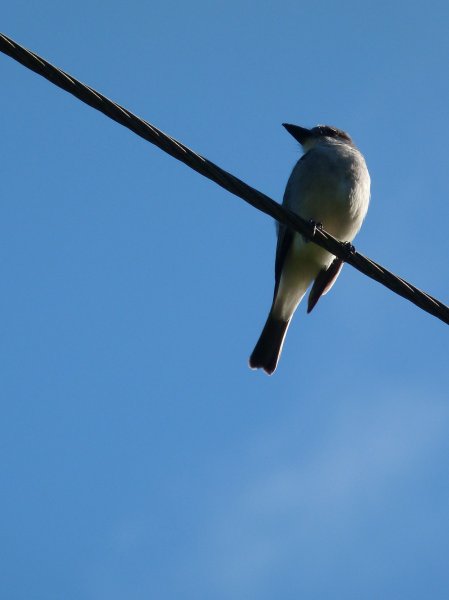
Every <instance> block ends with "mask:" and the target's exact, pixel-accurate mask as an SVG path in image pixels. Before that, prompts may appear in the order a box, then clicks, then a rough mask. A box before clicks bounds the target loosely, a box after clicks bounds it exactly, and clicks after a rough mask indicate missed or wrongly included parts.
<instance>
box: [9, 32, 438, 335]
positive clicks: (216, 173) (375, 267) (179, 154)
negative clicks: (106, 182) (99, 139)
mask: <svg viewBox="0 0 449 600" xmlns="http://www.w3.org/2000/svg"><path fill="white" fill-rule="evenodd" d="M0 51H2V52H3V53H4V54H7V55H8V56H10V57H11V58H13V59H14V60H16V61H18V62H20V63H21V64H22V65H24V66H25V67H27V68H28V69H31V70H32V71H34V72H35V73H37V74H38V75H42V77H45V79H48V81H51V82H52V83H54V84H55V85H57V86H58V87H60V88H62V89H63V90H65V91H66V92H69V93H70V94H72V95H73V96H76V97H77V98H78V99H79V100H81V101H82V102H85V103H86V104H89V106H92V107H93V108H95V109H96V110H99V111H100V112H102V113H104V114H105V115H106V116H108V117H109V118H111V119H113V120H114V121H116V122H117V123H120V125H123V126H124V127H127V128H128V129H131V131H133V132H134V133H136V134H137V135H139V136H140V137H142V138H144V139H145V140H147V141H149V142H151V143H152V144H155V145H156V146H158V147H159V148H160V149H161V150H163V151H164V152H167V153H168V154H170V155H171V156H173V157H174V158H177V159H178V160H180V161H182V162H183V163H185V164H186V165H188V166H189V167H190V168H192V169H194V170H195V171H197V172H198V173H201V175H204V176H205V177H208V178H209V179H212V181H215V183H218V185H220V186H221V187H223V188H225V189H226V190H228V191H229V192H231V193H232V194H235V195H236V196H239V197H240V198H242V199H243V200H245V202H248V203H249V204H251V206H254V207H255V208H257V209H258V210H260V211H262V212H264V213H265V214H267V215H270V216H271V217H273V218H274V219H276V220H277V221H279V222H280V223H283V224H284V225H287V226H288V227H290V228H291V229H293V230H295V231H298V232H299V233H301V234H302V235H304V236H305V237H307V238H308V239H311V240H313V241H314V242H315V243H316V244H318V245H319V246H322V247H323V248H325V249H326V250H328V251H329V252H331V253H332V254H334V255H335V256H338V257H339V258H341V259H342V260H344V261H345V262H347V263H348V264H350V265H352V266H353V267H354V268H356V269H357V270H358V271H360V272H362V273H364V274H365V275H367V276H368V277H371V279H375V280H376V281H378V282H379V283H381V284H382V285H384V286H385V287H387V288H389V289H390V290H392V291H393V292H395V293H396V294H399V296H402V297H403V298H406V299H407V300H409V301H410V302H413V304H416V306H418V307H419V308H421V309H422V310H425V311H426V312H428V313H430V314H431V315H433V316H435V317H437V318H438V319H440V320H441V321H444V323H447V324H448V325H449V307H448V306H446V305H445V304H443V303H442V302H440V301H439V300H437V299H435V298H433V297H432V296H429V294H426V293H425V292H423V291H421V290H419V289H418V288H416V287H415V286H414V285H412V284H411V283H408V282H407V281H405V280H404V279H401V278H400V277H398V276H397V275H394V273H391V272H390V271H388V270H387V269H385V268H384V267H382V266H381V265H379V264H377V263H376V262H374V261H372V260H370V259H369V258H367V257H366V256H363V255H362V254H359V253H358V252H356V251H348V245H347V244H344V243H342V242H340V241H339V240H337V239H336V238H334V237H333V236H332V235H330V234H329V233H327V232H326V231H325V230H324V229H320V228H316V227H314V226H313V225H312V224H310V223H309V222H307V221H305V220H304V219H302V218H301V217H299V216H298V215H296V214H294V213H292V212H291V211H289V210H287V209H285V208H283V207H282V206H281V205H280V204H278V203H277V202H275V201H274V200H272V199H271V198H269V197H268V196H266V195H265V194H262V193H261V192H259V191H258V190H256V189H254V188H252V187H251V186H249V185H247V184H246V183H245V182H243V181H241V180H240V179H238V178H237V177H235V176H234V175H232V174H231V173H228V172H227V171H224V170H223V169H221V168H220V167H218V166H217V165H215V164H214V163H213V162H211V161H209V160H207V158H204V157H203V156H201V155H199V154H197V153H196V152H193V150H190V148H187V146H184V144H182V143H181V142H178V141H177V140H175V139H173V138H172V137H170V136H169V135H167V134H165V133H163V132H162V131H161V130H160V129H157V128H156V127H154V125H151V124H150V123H148V122H147V121H144V120H143V119H140V118H139V117H137V116H136V115H134V114H133V113H131V112H130V111H129V110H126V108H123V107H122V106H120V105H119V104H116V103H115V102H112V100H109V99H108V98H106V97H105V96H103V94H100V93H99V92H97V91H95V90H94V89H92V88H90V87H89V86H87V85H84V84H83V83H81V82H80V81H78V80H77V79H75V78H74V77H72V76H71V75H69V74H68V73H65V72H64V71H61V70H60V69H57V68H56V67H54V66H53V65H51V64H50V63H49V62H47V61H46V60H44V59H43V58H41V57H40V56H38V55H37V54H34V53H33V52H31V51H30V50H27V49H26V48H23V46H20V45H19V44H17V43H16V42H14V41H13V40H11V39H10V38H8V37H7V36H6V35H3V34H0Z"/></svg>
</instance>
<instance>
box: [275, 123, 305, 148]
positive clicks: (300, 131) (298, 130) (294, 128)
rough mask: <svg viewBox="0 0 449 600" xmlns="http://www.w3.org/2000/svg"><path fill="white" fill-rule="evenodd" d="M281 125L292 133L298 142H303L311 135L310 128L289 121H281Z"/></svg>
mask: <svg viewBox="0 0 449 600" xmlns="http://www.w3.org/2000/svg"><path fill="white" fill-rule="evenodd" d="M282 126H283V127H285V129H286V130H287V131H288V132H289V134H290V135H292V136H293V137H294V138H295V140H297V141H298V142H299V143H300V144H304V143H305V142H307V140H308V139H309V138H310V136H311V135H312V134H311V133H310V129H306V128H305V127H300V126H299V125H290V124H289V123H282Z"/></svg>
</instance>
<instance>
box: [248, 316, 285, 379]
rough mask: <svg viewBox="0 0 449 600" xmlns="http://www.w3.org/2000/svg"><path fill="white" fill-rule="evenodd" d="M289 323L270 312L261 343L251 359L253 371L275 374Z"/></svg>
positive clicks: (261, 336)
mask: <svg viewBox="0 0 449 600" xmlns="http://www.w3.org/2000/svg"><path fill="white" fill-rule="evenodd" d="M289 323H290V321H282V320H281V319H276V318H275V317H273V315H272V314H271V312H270V314H269V315H268V319H267V322H266V323H265V327H264V328H263V330H262V333H261V335H260V338H259V341H258V342H257V344H256V347H255V348H254V350H253V353H252V354H251V356H250V358H249V366H250V367H251V369H263V370H264V371H265V372H266V373H268V375H271V374H272V373H274V371H275V370H276V367H277V364H278V361H279V357H280V355H281V352H282V346H283V344H284V338H285V334H286V333H287V329H288V326H289Z"/></svg>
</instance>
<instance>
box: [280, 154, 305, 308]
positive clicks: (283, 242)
mask: <svg viewBox="0 0 449 600" xmlns="http://www.w3.org/2000/svg"><path fill="white" fill-rule="evenodd" d="M308 157H310V151H309V152H307V153H306V154H304V156H302V157H301V158H300V159H299V160H298V162H297V163H296V165H295V167H294V168H293V171H292V173H291V175H290V177H289V179H288V181H287V186H286V188H285V192H284V198H283V201H282V205H283V206H285V207H286V208H289V209H290V210H291V209H292V203H293V201H292V188H293V180H295V182H296V180H297V179H298V175H299V177H300V174H301V171H303V168H304V165H305V164H306V161H307V160H308ZM295 200H296V202H295V204H296V208H297V206H298V199H295ZM295 212H296V211H295ZM276 228H277V232H278V241H277V246H276V261H275V266H274V280H275V284H274V298H276V294H277V291H278V288H279V282H280V280H281V274H282V269H283V267H284V263H285V259H286V258H287V254H288V252H289V250H290V246H291V244H292V242H293V238H294V236H295V232H294V231H292V230H291V229H289V228H288V227H286V226H285V225H283V224H282V223H276Z"/></svg>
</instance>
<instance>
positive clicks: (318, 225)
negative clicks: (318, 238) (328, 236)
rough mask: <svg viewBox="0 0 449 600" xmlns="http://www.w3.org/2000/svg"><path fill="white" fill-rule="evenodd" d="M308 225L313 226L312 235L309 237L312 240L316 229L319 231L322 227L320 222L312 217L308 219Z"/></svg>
mask: <svg viewBox="0 0 449 600" xmlns="http://www.w3.org/2000/svg"><path fill="white" fill-rule="evenodd" d="M309 225H311V226H312V227H313V230H312V235H311V237H310V240H313V238H314V237H315V234H316V232H317V230H318V229H319V230H320V231H322V230H323V229H324V227H323V224H322V223H320V222H319V221H314V220H313V219H309ZM310 240H307V241H308V242H310Z"/></svg>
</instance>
